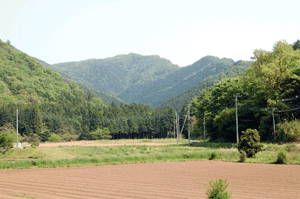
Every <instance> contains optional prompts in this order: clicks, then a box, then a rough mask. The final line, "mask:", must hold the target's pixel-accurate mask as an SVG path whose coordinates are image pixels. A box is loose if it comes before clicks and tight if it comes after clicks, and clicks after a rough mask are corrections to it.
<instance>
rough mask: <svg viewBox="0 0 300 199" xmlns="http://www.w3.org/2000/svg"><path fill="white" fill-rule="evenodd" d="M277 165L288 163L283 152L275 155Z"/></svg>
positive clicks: (286, 156) (285, 153)
mask: <svg viewBox="0 0 300 199" xmlns="http://www.w3.org/2000/svg"><path fill="white" fill-rule="evenodd" d="M275 163H277V164H287V163H288V155H287V152H286V151H284V150H280V151H279V152H278V153H277V160H276V162H275Z"/></svg>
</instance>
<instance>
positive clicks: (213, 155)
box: [209, 151, 218, 160]
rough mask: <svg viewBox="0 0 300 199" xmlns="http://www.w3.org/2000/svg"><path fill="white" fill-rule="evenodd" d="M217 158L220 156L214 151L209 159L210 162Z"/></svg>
mask: <svg viewBox="0 0 300 199" xmlns="http://www.w3.org/2000/svg"><path fill="white" fill-rule="evenodd" d="M217 156H218V154H217V153H216V152H215V151H214V152H212V153H211V154H210V157H209V159H210V160H213V159H216V158H217Z"/></svg>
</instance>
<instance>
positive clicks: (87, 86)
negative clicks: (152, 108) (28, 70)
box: [35, 58, 125, 105]
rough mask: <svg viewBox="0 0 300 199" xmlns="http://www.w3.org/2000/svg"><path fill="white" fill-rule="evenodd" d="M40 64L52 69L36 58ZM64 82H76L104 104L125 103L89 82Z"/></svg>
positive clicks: (66, 79)
mask: <svg viewBox="0 0 300 199" xmlns="http://www.w3.org/2000/svg"><path fill="white" fill-rule="evenodd" d="M35 59H36V60H37V61H38V62H39V63H40V64H42V65H43V66H45V67H47V68H51V65H50V64H48V63H46V62H44V61H42V60H40V59H37V58H35ZM64 80H65V81H67V82H72V81H74V82H76V83H77V85H78V86H79V87H80V88H82V89H83V90H86V91H90V92H92V93H94V94H95V95H96V96H98V97H100V98H101V99H102V100H103V102H105V103H106V104H111V103H112V102H114V103H115V104H117V105H120V104H121V103H125V102H124V101H123V100H121V99H119V98H117V97H115V96H114V95H111V94H107V93H104V92H102V91H100V90H98V89H95V88H94V87H93V85H91V84H89V83H88V82H85V81H82V80H78V79H74V78H73V79H68V78H66V77H64Z"/></svg>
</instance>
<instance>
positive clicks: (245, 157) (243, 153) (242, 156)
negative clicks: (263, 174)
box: [240, 151, 247, 162]
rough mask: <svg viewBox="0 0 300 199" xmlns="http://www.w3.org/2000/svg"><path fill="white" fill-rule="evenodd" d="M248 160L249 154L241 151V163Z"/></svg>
mask: <svg viewBox="0 0 300 199" xmlns="http://www.w3.org/2000/svg"><path fill="white" fill-rule="evenodd" d="M246 159H247V154H246V152H245V151H240V162H245V161H246Z"/></svg>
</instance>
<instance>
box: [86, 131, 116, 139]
mask: <svg viewBox="0 0 300 199" xmlns="http://www.w3.org/2000/svg"><path fill="white" fill-rule="evenodd" d="M90 134H91V137H92V139H93V140H106V139H111V138H112V136H111V135H110V132H109V129H108V128H104V129H100V128H98V129H97V130H96V131H93V132H91V133H90Z"/></svg>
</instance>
